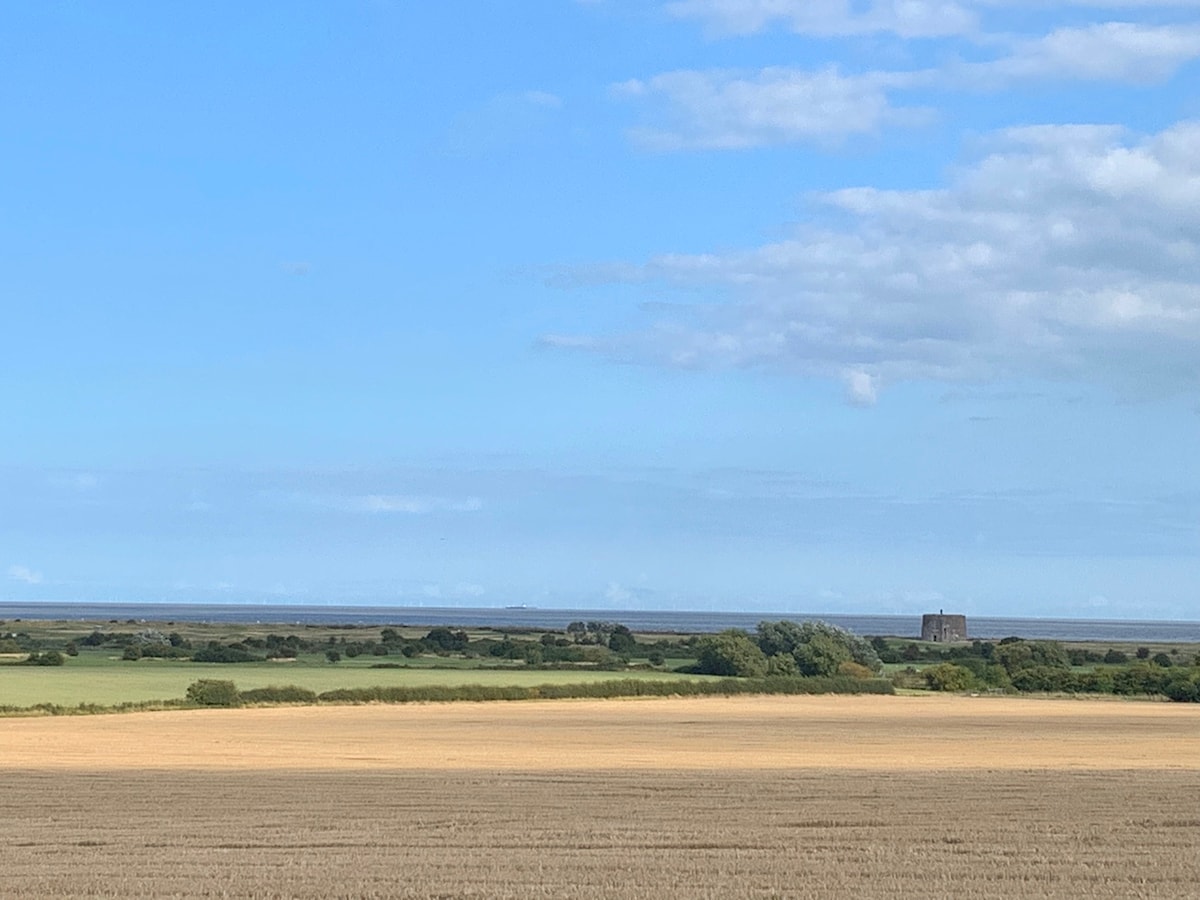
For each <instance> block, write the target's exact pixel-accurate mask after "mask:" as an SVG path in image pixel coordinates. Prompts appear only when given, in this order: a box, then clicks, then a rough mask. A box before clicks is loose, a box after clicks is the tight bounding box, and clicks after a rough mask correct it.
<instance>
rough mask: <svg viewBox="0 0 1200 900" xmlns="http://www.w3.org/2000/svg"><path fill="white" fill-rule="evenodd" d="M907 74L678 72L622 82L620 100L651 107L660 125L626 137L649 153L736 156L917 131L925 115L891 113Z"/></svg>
mask: <svg viewBox="0 0 1200 900" xmlns="http://www.w3.org/2000/svg"><path fill="white" fill-rule="evenodd" d="M914 77H915V76H913V75H910V74H907V73H887V72H873V73H867V74H865V75H843V74H841V73H840V72H839V71H838V70H837V68H835V67H832V66H831V67H829V68H826V69H822V70H819V71H815V72H806V71H800V70H796V69H789V68H768V69H763V70H761V71H759V72H756V73H752V74H744V73H737V72H728V71H708V72H699V71H679V72H668V73H666V74H663V75H656V76H655V77H653V78H651V79H649V80H647V81H638V80H633V81H627V82H625V83H623V84H621V85H618V86H617V87H616V91H617V93H618V94H619V95H622V96H626V97H631V98H636V99H639V100H648V101H649V102H650V104H651V107H652V117H653V116H655V115H657V116H658V117H659V118H660V120H661V121H662V124H661V125H654V126H643V127H638V128H634V129H632V130H631V131H630V136H631V138H632V139H633V140H634V141H635V142H636V143H638V144H640V145H642V146H644V147H647V148H649V149H652V150H680V149H689V148H708V149H722V150H729V149H741V148H746V147H757V146H763V145H768V144H783V143H792V142H798V141H817V142H829V141H839V140H841V139H843V138H845V137H847V136H850V135H855V134H871V133H874V132H876V131H878V130H879V128H881V127H882V126H884V125H888V124H897V123H905V124H914V123H917V122H921V121H926V120H928V118H929V112H928V111H927V110H923V109H919V108H904V107H894V106H892V105H891V103H890V102H889V100H888V89H889V88H892V87H897V86H901V85H905V84H909V83H911V82H912V80H913V78H914Z"/></svg>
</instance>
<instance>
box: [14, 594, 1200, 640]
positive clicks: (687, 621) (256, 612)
mask: <svg viewBox="0 0 1200 900" xmlns="http://www.w3.org/2000/svg"><path fill="white" fill-rule="evenodd" d="M17 619H65V620H75V621H87V622H96V621H99V622H112V621H116V622H124V623H129V622H131V621H132V622H133V623H139V622H227V623H260V624H272V625H280V626H284V625H375V626H384V625H391V626H401V625H405V626H417V627H420V626H430V627H432V626H435V625H447V626H450V627H461V628H512V629H528V630H538V629H545V630H557V631H561V630H564V629H565V628H566V627H567V625H568V624H570V623H571V622H588V621H603V622H620V623H621V624H623V625H626V626H628V627H629V628H631V629H632V630H634V631H637V632H659V633H666V634H670V633H678V634H696V633H711V632H717V631H721V630H723V629H726V628H744V629H747V630H753V629H754V627H755V626H756V625H757V624H758V623H759V622H761V621H763V620H771V621H774V620H778V619H791V620H792V621H797V622H802V621H806V620H820V621H822V622H828V623H829V624H830V625H837V626H839V627H841V628H846V629H848V630H850V631H853V632H854V633H855V634H861V635H879V636H884V637H913V638H915V637H918V636H919V635H920V633H921V617H920V616H919V615H912V616H895V615H889V616H876V615H856V614H847V613H797V612H712V611H703V612H700V611H691V612H688V611H680V610H647V609H627V610H617V609H603V610H599V609H550V608H545V609H543V608H538V607H530V606H519V607H484V608H467V607H436V606H285V605H280V604H263V605H249V604H207V605H204V604H167V603H136V604H135V603H0V621H2V622H3V623H5V624H6V625H10V624H11V623H12V622H14V621H15V620H17ZM967 632H968V634H969V636H970V637H971V638H973V639H980V640H998V639H1000V638H1003V637H1009V636H1016V637H1022V638H1028V639H1032V640H1058V641H1119V642H1143V641H1144V642H1162V643H1167V642H1173V643H1184V642H1193V643H1200V622H1156V621H1138V620H1118V619H1040V618H1029V619H1013V618H995V617H989V616H968V617H967Z"/></svg>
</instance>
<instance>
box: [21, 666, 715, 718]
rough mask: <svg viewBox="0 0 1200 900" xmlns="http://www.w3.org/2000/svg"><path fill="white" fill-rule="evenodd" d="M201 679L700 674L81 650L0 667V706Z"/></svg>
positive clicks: (364, 682) (369, 681) (317, 687)
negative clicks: (212, 660)
mask: <svg viewBox="0 0 1200 900" xmlns="http://www.w3.org/2000/svg"><path fill="white" fill-rule="evenodd" d="M201 678H221V679H227V680H230V681H233V682H234V683H235V684H236V685H237V686H238V688H239V689H240V690H248V689H250V688H259V687H268V686H270V685H283V684H294V685H297V686H299V687H305V688H309V689H310V690H313V691H316V692H318V693H320V692H321V691H328V690H334V689H337V688H361V687H374V686H376V685H383V686H403V687H424V686H428V685H447V686H450V687H455V686H459V685H464V684H485V685H523V686H532V685H539V684H582V683H590V682H595V681H605V680H611V679H614V678H646V679H657V680H670V681H678V680H680V679H684V678H688V679H703V678H705V676H700V675H680V674H677V673H673V672H654V671H639V670H628V671H618V672H609V671H595V670H590V671H589V670H584V669H569V670H538V669H523V668H510V669H479V668H474V669H468V668H430V667H428V666H425V667H413V668H405V669H371V668H367V667H366V666H365V665H346V664H344V663H339V664H337V665H329V664H328V663H312V664H306V663H303V662H300V663H241V664H238V665H211V664H206V663H191V662H177V661H160V660H146V659H144V660H139V661H138V662H135V663H133V662H121V661H116V660H112V661H110V660H107V659H105V660H103V661H100V660H94V659H89V658H88V655H85V654H80V656H79V657H77V658H75V659H72V660H70V661H68V663H67V664H66V665H65V666H61V667H50V668H42V667H36V666H30V667H27V666H2V667H0V706H19V707H27V706H33V705H35V704H38V703H53V704H57V705H59V706H77V705H78V704H80V703H95V704H100V705H104V706H112V705H117V704H120V703H141V702H145V701H151V700H172V699H176V700H177V699H180V698H182V697H183V696H184V693H185V692H186V691H187V686H188V685H189V684H191V683H192V682H193V681H196V680H198V679H201Z"/></svg>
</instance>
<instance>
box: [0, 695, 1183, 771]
mask: <svg viewBox="0 0 1200 900" xmlns="http://www.w3.org/2000/svg"><path fill="white" fill-rule="evenodd" d="M0 762H2V764H3V765H4V767H5V769H6V770H8V771H9V772H13V771H16V770H22V769H24V770H33V769H38V770H59V771H63V770H97V769H114V770H134V769H142V770H144V769H176V770H181V769H202V770H250V769H257V770H277V771H278V770H307V771H319V770H350V769H357V770H371V769H375V770H403V769H411V770H425V771H428V770H435V769H446V770H491V771H542V772H548V771H564V772H569V771H586V770H599V769H603V770H610V771H611V770H652V769H672V770H700V769H742V770H747V769H826V770H828V769H861V770H872V771H881V770H890V771H937V770H965V769H991V770H1020V769H1068V770H1069V769H1075V770H1083V769H1106V770H1119V769H1127V770H1128V769H1161V770H1170V769H1174V770H1186V771H1195V770H1200V706H1197V705H1188V704H1170V703H1151V702H1112V701H1110V702H1104V701H1089V700H1043V699H1037V700H1033V699H1018V698H983V697H980V698H971V697H952V696H951V697H946V696H935V697H879V696H854V697H835V696H821V697H733V698H715V697H711V698H678V699H666V698H654V699H639V700H596V701H593V700H572V701H545V702H519V703H485V704H476V703H452V704H427V705H392V706H388V705H370V706H342V707H297V708H274V709H241V710H192V711H178V712H156V713H136V714H127V715H105V716H80V717H62V718H33V719H0Z"/></svg>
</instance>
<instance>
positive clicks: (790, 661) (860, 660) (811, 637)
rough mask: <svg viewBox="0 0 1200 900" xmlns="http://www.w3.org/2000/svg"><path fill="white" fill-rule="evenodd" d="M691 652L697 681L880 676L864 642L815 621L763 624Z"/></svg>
mask: <svg viewBox="0 0 1200 900" xmlns="http://www.w3.org/2000/svg"><path fill="white" fill-rule="evenodd" d="M697 649H698V651H699V657H698V659H697V660H696V665H695V666H694V667H693V671H695V672H696V673H698V674H701V675H732V676H737V677H742V678H763V677H767V676H800V677H823V678H829V677H832V676H835V675H842V676H848V677H852V678H860V679H866V678H873V677H875V676H877V675H878V674H879V673H880V672H882V671H883V663H882V662H881V661H880V659H879V654H877V653H876V652H875V648H874V647H873V646H872V645H871V644H870V643H869V642H868V641H867V640H865V639H864V638H861V637H859V636H858V635H856V634H854V633H853V632H850V631H847V630H846V629H844V628H838V627H837V626H836V625H830V624H828V623H826V622H819V621H814V622H791V621H788V620H787V619H782V620H780V621H778V622H769V621H763V622H759V623H758V628H757V630H756V631H755V633H754V634H750V633H749V632H747V631H745V630H743V629H740V628H730V629H727V630H725V631H722V632H720V633H718V634H714V635H709V636H706V637H703V638H701V639H700V641H699V643H698V644H697Z"/></svg>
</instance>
